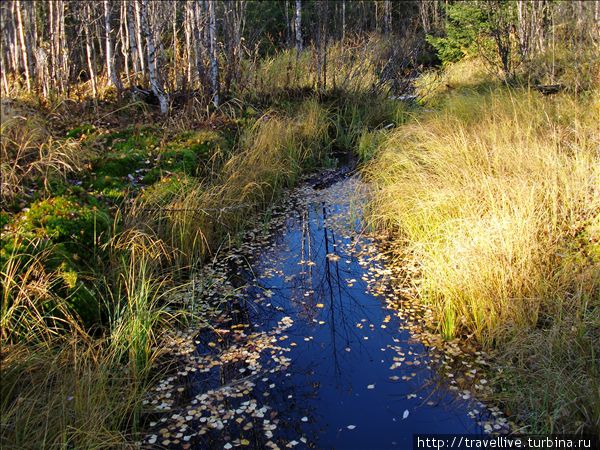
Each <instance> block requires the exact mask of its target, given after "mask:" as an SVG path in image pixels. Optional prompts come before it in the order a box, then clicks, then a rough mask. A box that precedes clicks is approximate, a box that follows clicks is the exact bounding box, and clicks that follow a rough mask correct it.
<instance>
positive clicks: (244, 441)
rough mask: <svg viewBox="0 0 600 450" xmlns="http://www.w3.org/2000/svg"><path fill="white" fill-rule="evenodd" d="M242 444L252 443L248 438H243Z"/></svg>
mask: <svg viewBox="0 0 600 450" xmlns="http://www.w3.org/2000/svg"><path fill="white" fill-rule="evenodd" d="M240 444H242V445H250V441H249V440H248V439H242V440H241V441H240Z"/></svg>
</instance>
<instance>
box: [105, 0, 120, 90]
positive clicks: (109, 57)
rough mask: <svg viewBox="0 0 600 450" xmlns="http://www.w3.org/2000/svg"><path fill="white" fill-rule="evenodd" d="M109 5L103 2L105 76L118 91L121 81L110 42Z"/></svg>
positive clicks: (106, 1) (107, 1)
mask: <svg viewBox="0 0 600 450" xmlns="http://www.w3.org/2000/svg"><path fill="white" fill-rule="evenodd" d="M110 13H111V5H110V2H109V0H104V33H105V40H106V75H107V77H108V82H109V83H112V84H113V85H114V86H115V87H116V88H117V89H118V90H121V89H122V88H123V86H122V85H121V80H120V79H119V76H118V74H117V70H116V67H115V51H114V47H113V41H112V27H111V21H110Z"/></svg>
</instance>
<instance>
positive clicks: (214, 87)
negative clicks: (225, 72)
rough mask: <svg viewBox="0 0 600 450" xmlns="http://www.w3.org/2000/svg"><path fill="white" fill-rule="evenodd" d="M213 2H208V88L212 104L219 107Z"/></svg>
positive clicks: (215, 25)
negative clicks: (209, 88)
mask: <svg viewBox="0 0 600 450" xmlns="http://www.w3.org/2000/svg"><path fill="white" fill-rule="evenodd" d="M215 6H216V5H215V0H208V19H209V23H208V35H209V43H210V55H209V56H210V87H211V95H212V102H213V104H214V105H215V106H219V61H218V60H217V19H216V13H215Z"/></svg>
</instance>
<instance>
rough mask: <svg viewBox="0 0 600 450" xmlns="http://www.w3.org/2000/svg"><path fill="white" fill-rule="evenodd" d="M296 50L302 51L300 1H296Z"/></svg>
mask: <svg viewBox="0 0 600 450" xmlns="http://www.w3.org/2000/svg"><path fill="white" fill-rule="evenodd" d="M295 28H296V50H298V51H299V52H301V51H302V0H296V22H295Z"/></svg>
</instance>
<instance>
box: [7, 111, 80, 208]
mask: <svg viewBox="0 0 600 450" xmlns="http://www.w3.org/2000/svg"><path fill="white" fill-rule="evenodd" d="M88 160H89V154H87V152H86V151H84V150H83V149H82V148H81V146H80V145H79V144H78V143H76V142H69V141H56V140H55V139H53V137H52V134H51V133H50V131H49V130H48V126H47V124H46V123H45V122H44V120H43V119H42V118H41V117H39V116H37V115H31V114H28V115H27V117H24V116H19V115H16V116H9V117H6V118H5V117H3V120H2V123H1V124H0V161H1V163H0V176H1V178H2V193H1V196H2V197H1V198H2V200H3V201H7V200H11V199H13V198H14V197H16V196H18V195H19V194H22V193H23V192H24V190H25V187H26V186H27V185H29V184H31V182H32V181H34V180H35V179H39V180H40V181H41V183H42V185H43V186H44V187H47V184H48V182H49V181H50V180H51V179H53V178H65V177H66V175H67V174H68V173H70V172H76V171H79V170H81V169H82V168H83V167H84V166H85V164H86V162H87V161H88Z"/></svg>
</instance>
